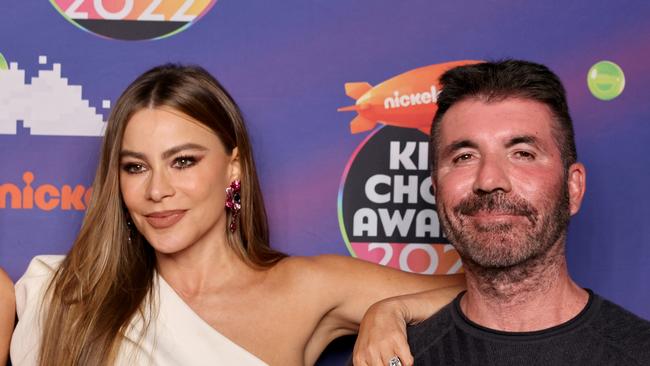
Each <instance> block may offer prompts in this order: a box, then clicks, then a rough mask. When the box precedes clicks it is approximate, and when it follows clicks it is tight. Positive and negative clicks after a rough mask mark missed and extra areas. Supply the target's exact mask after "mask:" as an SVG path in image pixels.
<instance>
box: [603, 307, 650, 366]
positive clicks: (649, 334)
mask: <svg viewBox="0 0 650 366" xmlns="http://www.w3.org/2000/svg"><path fill="white" fill-rule="evenodd" d="M601 299H602V300H601V304H600V309H599V311H598V315H597V318H596V319H594V320H593V321H592V323H591V325H592V327H593V329H594V331H596V332H597V333H598V334H599V336H600V337H602V339H603V340H605V341H606V342H607V344H609V345H610V346H611V347H614V348H616V349H618V350H620V351H622V352H623V353H625V354H627V355H629V356H631V357H632V358H635V359H637V360H643V361H649V362H650V322H649V321H647V320H645V319H643V318H641V317H639V316H637V315H635V314H633V313H632V312H630V311H628V310H626V309H624V308H623V307H621V306H620V305H617V304H615V303H613V302H611V301H609V300H607V299H604V298H602V297H601Z"/></svg>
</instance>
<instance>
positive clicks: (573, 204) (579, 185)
mask: <svg viewBox="0 0 650 366" xmlns="http://www.w3.org/2000/svg"><path fill="white" fill-rule="evenodd" d="M567 185H568V189H569V209H570V211H571V215H575V214H576V213H578V211H579V210H580V205H581V204H582V199H583V198H584V196H585V190H586V188H587V171H586V169H585V166H584V165H582V163H574V164H571V166H570V167H569V170H568V172H567Z"/></svg>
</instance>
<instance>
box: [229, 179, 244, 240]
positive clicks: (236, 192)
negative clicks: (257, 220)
mask: <svg viewBox="0 0 650 366" xmlns="http://www.w3.org/2000/svg"><path fill="white" fill-rule="evenodd" d="M240 191H241V181H240V180H239V179H235V180H233V181H232V183H230V186H229V187H228V188H226V207H227V208H229V209H230V211H231V212H232V221H230V232H231V233H234V232H235V230H237V219H239V210H241V195H240Z"/></svg>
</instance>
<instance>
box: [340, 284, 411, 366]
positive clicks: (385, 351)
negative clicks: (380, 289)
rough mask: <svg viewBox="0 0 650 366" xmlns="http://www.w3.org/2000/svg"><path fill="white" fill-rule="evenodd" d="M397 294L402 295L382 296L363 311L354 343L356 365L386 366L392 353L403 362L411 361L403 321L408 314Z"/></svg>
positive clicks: (408, 363)
mask: <svg viewBox="0 0 650 366" xmlns="http://www.w3.org/2000/svg"><path fill="white" fill-rule="evenodd" d="M400 297H403V296H399V297H392V298H389V299H385V300H382V301H380V302H378V303H376V304H374V305H372V306H371V307H370V308H369V309H368V311H367V312H366V315H365V316H364V317H363V320H362V321H361V326H360V327H359V336H358V337H357V342H356V343H355V344H354V356H353V358H352V360H353V363H354V365H355V366H386V365H388V363H389V360H390V359H391V358H392V357H395V356H397V357H399V359H400V360H401V362H402V365H403V366H411V365H413V356H412V355H411V351H410V350H409V346H408V342H407V339H406V325H407V324H408V323H409V322H410V319H411V317H410V316H409V314H408V309H406V308H405V307H404V304H403V302H402V301H400Z"/></svg>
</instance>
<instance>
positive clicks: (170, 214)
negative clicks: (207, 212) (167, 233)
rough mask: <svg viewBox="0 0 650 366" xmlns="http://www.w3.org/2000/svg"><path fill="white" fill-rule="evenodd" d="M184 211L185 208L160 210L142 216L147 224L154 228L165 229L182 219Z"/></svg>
mask: <svg viewBox="0 0 650 366" xmlns="http://www.w3.org/2000/svg"><path fill="white" fill-rule="evenodd" d="M185 212H186V210H173V211H160V212H153V213H150V214H148V215H145V216H144V217H145V218H146V220H147V222H148V223H149V225H151V226H153V227H154V228H155V229H165V228H168V227H170V226H172V225H174V224H175V223H177V222H178V221H179V220H180V219H182V218H183V216H184V215H185Z"/></svg>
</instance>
